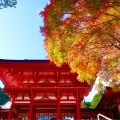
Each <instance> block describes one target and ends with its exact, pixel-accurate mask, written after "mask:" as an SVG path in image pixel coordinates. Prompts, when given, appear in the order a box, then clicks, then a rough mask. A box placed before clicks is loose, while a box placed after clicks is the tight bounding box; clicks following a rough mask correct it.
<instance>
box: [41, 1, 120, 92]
mask: <svg viewBox="0 0 120 120" xmlns="http://www.w3.org/2000/svg"><path fill="white" fill-rule="evenodd" d="M40 14H41V15H42V16H43V18H44V26H43V27H41V32H42V34H43V35H44V36H45V40H44V45H45V48H46V51H47V53H48V58H49V59H50V61H53V62H54V63H55V64H56V65H57V66H61V65H62V64H63V63H67V64H68V65H69V66H70V67H71V71H72V72H73V73H77V74H78V80H79V81H81V82H84V81H87V82H88V84H93V82H94V80H95V79H96V77H99V78H100V80H104V81H106V82H108V83H109V85H110V86H111V87H112V88H114V89H117V90H120V1H119V0H50V3H49V4H47V5H46V7H45V9H44V11H42V12H41V13H40ZM110 81H111V82H110Z"/></svg>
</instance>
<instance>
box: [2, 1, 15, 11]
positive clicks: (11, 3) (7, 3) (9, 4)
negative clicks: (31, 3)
mask: <svg viewBox="0 0 120 120" xmlns="http://www.w3.org/2000/svg"><path fill="white" fill-rule="evenodd" d="M16 4H17V0H0V9H2V8H7V7H15V5H16Z"/></svg>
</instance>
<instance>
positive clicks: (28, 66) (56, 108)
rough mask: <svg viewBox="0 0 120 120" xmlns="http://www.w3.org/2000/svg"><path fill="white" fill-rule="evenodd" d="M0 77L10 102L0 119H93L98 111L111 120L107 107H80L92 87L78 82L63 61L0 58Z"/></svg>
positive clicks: (111, 116) (111, 115)
mask: <svg viewBox="0 0 120 120" xmlns="http://www.w3.org/2000/svg"><path fill="white" fill-rule="evenodd" d="M0 78H1V80H2V82H3V83H4V85H5V88H4V91H5V92H6V93H7V94H8V95H9V96H10V98H11V101H12V104H11V107H10V109H6V110H5V109H0V119H1V120H2V119H4V120H5V119H6V120H22V119H23V118H24V117H27V118H28V120H40V118H48V120H52V119H54V120H63V119H64V118H66V117H67V118H71V119H72V120H95V119H96V117H97V114H98V113H102V114H104V115H106V116H107V117H110V118H112V119H114V115H113V111H110V110H108V108H107V109H104V107H101V106H98V108H99V109H91V110H89V109H81V102H82V101H83V98H84V96H87V95H88V94H89V92H90V90H91V88H92V86H90V85H88V84H87V83H86V82H82V83H81V82H79V81H78V80H77V74H75V73H71V72H70V68H69V66H68V65H67V64H64V65H62V66H61V67H57V66H56V65H55V64H53V63H52V62H50V61H49V60H0ZM101 104H102V102H101ZM46 120H47V119H46ZM68 120H70V119H68ZM101 120H104V119H101Z"/></svg>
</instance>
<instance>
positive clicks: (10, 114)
mask: <svg viewBox="0 0 120 120" xmlns="http://www.w3.org/2000/svg"><path fill="white" fill-rule="evenodd" d="M14 103H15V96H13V100H12V104H11V107H10V111H9V113H8V120H11V118H12V113H13V109H14Z"/></svg>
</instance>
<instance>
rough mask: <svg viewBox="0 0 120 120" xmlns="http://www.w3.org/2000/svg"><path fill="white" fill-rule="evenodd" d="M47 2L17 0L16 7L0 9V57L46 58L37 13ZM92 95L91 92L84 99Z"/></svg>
mask: <svg viewBox="0 0 120 120" xmlns="http://www.w3.org/2000/svg"><path fill="white" fill-rule="evenodd" d="M47 2H48V0H30V1H29V0H17V5H16V8H3V9H0V59H46V56H47V53H46V52H45V49H44V47H43V40H44V37H43V36H42V35H41V33H40V32H39V31H40V28H39V27H40V26H42V25H43V19H42V18H41V17H40V16H39V15H38V14H39V12H40V11H42V10H43V9H44V7H45V6H46V4H47ZM0 86H1V87H3V86H2V84H0ZM92 97H93V93H92V94H91V95H90V97H88V98H86V100H87V101H89V100H90V101H91V100H92Z"/></svg>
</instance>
